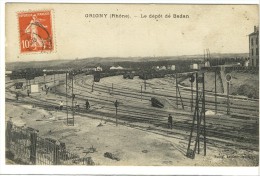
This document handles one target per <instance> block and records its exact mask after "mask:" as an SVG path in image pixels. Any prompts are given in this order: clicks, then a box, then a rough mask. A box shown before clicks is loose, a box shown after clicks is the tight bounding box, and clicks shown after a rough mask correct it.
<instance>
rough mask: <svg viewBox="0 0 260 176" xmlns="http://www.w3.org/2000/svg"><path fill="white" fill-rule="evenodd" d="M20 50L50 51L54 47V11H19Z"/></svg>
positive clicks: (22, 51) (23, 51)
mask: <svg viewBox="0 0 260 176" xmlns="http://www.w3.org/2000/svg"><path fill="white" fill-rule="evenodd" d="M18 22H19V33H20V52H21V53H34V52H50V51H52V50H53V49H54V45H53V31H52V11H51V10H43V11H29V12H19V13H18Z"/></svg>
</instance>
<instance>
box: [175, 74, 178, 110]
mask: <svg viewBox="0 0 260 176" xmlns="http://www.w3.org/2000/svg"><path fill="white" fill-rule="evenodd" d="M177 76H178V74H177V73H176V74H175V80H176V105H177V109H178V80H177Z"/></svg>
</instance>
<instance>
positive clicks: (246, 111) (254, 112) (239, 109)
mask: <svg viewBox="0 0 260 176" xmlns="http://www.w3.org/2000/svg"><path fill="white" fill-rule="evenodd" d="M86 80H88V79H86ZM80 82H81V83H80ZM75 83H76V84H79V85H80V86H81V87H83V88H85V90H86V91H87V90H91V88H92V84H91V83H90V82H88V83H87V81H86V82H84V83H83V82H82V81H79V80H77V79H75ZM94 87H95V88H94V90H95V91H98V92H102V93H109V90H111V87H106V86H104V85H98V84H95V85H94ZM111 92H112V93H113V95H121V96H124V97H129V98H135V99H141V93H140V92H138V91H133V90H131V91H130V90H129V89H126V90H123V89H121V88H113V91H111ZM111 92H110V93H111ZM152 96H158V97H163V98H165V99H168V100H169V101H171V102H173V103H172V105H173V106H176V104H175V101H176V97H175V96H173V95H164V94H161V93H155V92H143V93H142V99H143V100H150V99H151V97H152ZM194 98H195V97H194ZM182 100H183V104H184V108H185V109H189V110H190V106H191V99H190V98H188V97H182ZM179 101H180V100H179ZM239 103H240V102H239ZM217 104H218V105H217V106H218V112H221V113H223V114H225V113H226V110H227V107H226V103H225V99H224V101H222V102H218V103H217ZM179 106H181V103H180V102H179ZM194 106H195V103H194ZM207 109H212V110H213V109H215V102H214V101H213V100H209V99H208V97H207V96H206V110H207ZM230 113H231V114H234V115H239V114H240V115H243V116H248V115H250V114H251V116H252V117H256V116H258V106H256V105H253V104H252V103H251V104H250V105H246V104H243V105H239V104H235V103H233V104H231V105H230Z"/></svg>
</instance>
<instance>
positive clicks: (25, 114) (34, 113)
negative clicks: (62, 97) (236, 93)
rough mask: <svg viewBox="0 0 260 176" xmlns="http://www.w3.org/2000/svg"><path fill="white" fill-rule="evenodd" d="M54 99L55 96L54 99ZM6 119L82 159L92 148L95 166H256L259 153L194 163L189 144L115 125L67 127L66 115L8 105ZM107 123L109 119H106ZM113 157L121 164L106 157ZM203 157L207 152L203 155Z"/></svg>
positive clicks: (79, 121) (215, 151)
mask: <svg viewBox="0 0 260 176" xmlns="http://www.w3.org/2000/svg"><path fill="white" fill-rule="evenodd" d="M53 96H54V95H53ZM6 117H7V118H6V119H8V118H10V117H12V121H13V122H14V123H15V124H16V125H18V126H26V127H32V128H36V129H38V130H39V135H40V136H42V137H51V138H54V139H57V140H60V141H62V142H65V143H66V147H67V149H69V150H70V151H72V152H73V153H77V154H78V155H80V156H82V157H83V156H85V153H83V152H84V151H86V150H88V149H89V148H90V147H93V148H96V152H94V153H90V154H88V155H87V156H90V157H92V159H93V161H94V162H95V165H107V166H109V165H113V166H120V165H134V166H255V165H258V160H257V158H258V152H251V151H246V150H237V151H236V152H234V151H229V150H228V149H225V148H216V147H214V146H212V145H210V144H209V145H208V147H207V156H203V154H197V155H196V158H195V159H194V160H192V159H189V158H187V157H186V156H185V154H186V150H187V141H182V140H178V139H176V138H171V137H167V136H162V135H157V134H154V133H152V132H151V131H149V130H145V129H144V130H140V129H135V128H131V127H128V126H124V125H118V126H116V125H115V123H113V122H106V120H99V119H92V118H89V117H88V115H87V114H86V116H75V126H67V125H66V114H65V113H63V112H60V111H46V110H43V109H40V108H34V107H33V106H32V105H21V104H14V105H12V104H9V103H6ZM104 119H105V118H104ZM106 152H110V153H113V154H114V155H115V156H116V157H117V158H118V160H112V159H109V158H106V157H104V153H106ZM201 153H203V152H201Z"/></svg>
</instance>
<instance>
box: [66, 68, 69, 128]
mask: <svg viewBox="0 0 260 176" xmlns="http://www.w3.org/2000/svg"><path fill="white" fill-rule="evenodd" d="M66 111H67V125H69V113H68V73H67V72H66Z"/></svg>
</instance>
